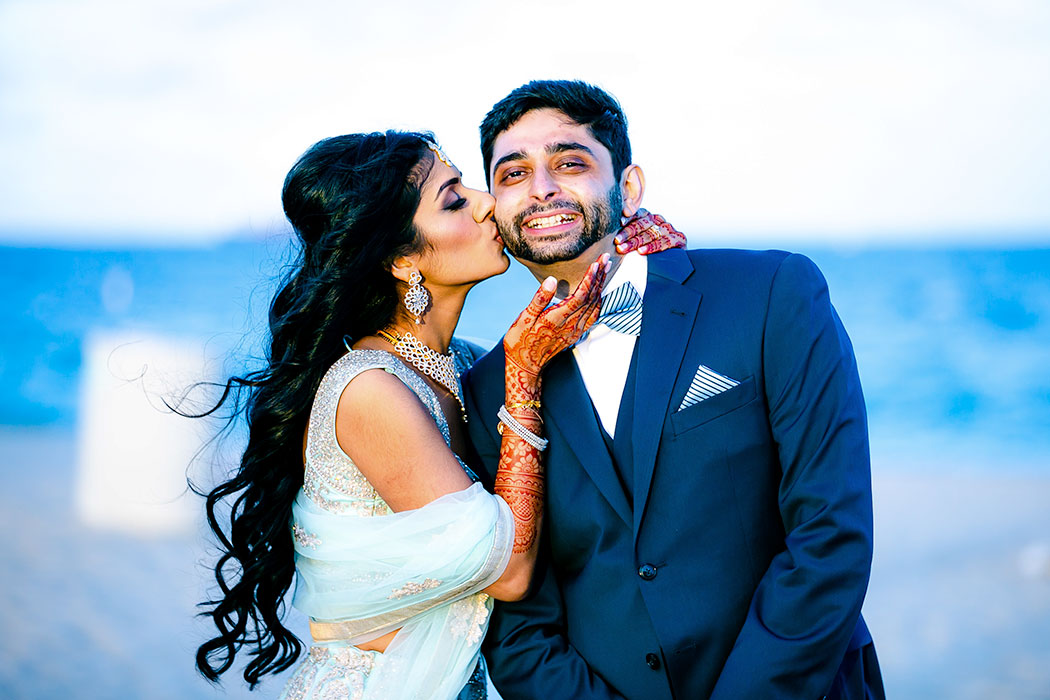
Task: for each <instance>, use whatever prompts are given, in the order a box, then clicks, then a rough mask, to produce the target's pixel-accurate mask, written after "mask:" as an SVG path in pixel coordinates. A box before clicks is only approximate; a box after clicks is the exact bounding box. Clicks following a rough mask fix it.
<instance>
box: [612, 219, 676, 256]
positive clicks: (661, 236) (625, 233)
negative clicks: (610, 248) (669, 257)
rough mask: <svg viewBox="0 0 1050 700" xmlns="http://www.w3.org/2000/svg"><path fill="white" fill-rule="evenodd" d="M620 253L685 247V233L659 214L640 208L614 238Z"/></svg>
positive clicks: (645, 253) (655, 251) (657, 251)
mask: <svg viewBox="0 0 1050 700" xmlns="http://www.w3.org/2000/svg"><path fill="white" fill-rule="evenodd" d="M613 242H614V243H616V252H617V253H619V254H620V255H625V254H626V253H630V252H631V251H632V250H637V251H638V252H639V253H641V254H642V255H651V254H652V253H659V252H660V251H661V250H668V249H670V248H685V234H684V233H682V232H681V231H679V230H677V229H676V228H675V227H674V226H672V225H671V224H669V223H667V220H666V219H664V217H662V216H660V215H659V214H650V213H649V212H648V211H646V210H645V209H639V210H638V211H637V212H635V215H634V216H633V217H631V220H630V221H628V222H627V223H626V224H624V227H623V228H621V229H620V232H619V233H617V234H616V238H614V239H613Z"/></svg>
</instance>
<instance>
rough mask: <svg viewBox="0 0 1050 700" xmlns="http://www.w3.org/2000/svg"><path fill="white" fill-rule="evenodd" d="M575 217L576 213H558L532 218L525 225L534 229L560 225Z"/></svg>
mask: <svg viewBox="0 0 1050 700" xmlns="http://www.w3.org/2000/svg"><path fill="white" fill-rule="evenodd" d="M575 218H576V215H575V214H557V215H555V216H541V217H539V218H536V219H532V220H531V221H529V222H528V223H527V224H525V225H526V226H528V227H529V228H533V229H535V228H550V227H551V226H560V225H561V224H567V223H569V222H570V221H572V220H574V219H575Z"/></svg>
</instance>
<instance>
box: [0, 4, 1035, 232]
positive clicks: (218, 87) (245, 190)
mask: <svg viewBox="0 0 1050 700" xmlns="http://www.w3.org/2000/svg"><path fill="white" fill-rule="evenodd" d="M1047 36H1050V9H1048V7H1047V6H1046V4H1045V3H1042V2H1037V1H1034V0H1033V1H1027V0H1014V1H1013V2H1010V1H1007V2H992V1H991V0H971V1H970V2H963V3H960V2H952V3H947V2H922V3H904V2H898V1H895V0H891V1H890V2H886V3H880V4H878V5H869V6H856V5H850V6H843V5H841V4H836V3H830V2H821V1H819V0H809V1H807V2H798V3H791V4H784V3H776V2H773V1H772V0H762V1H754V2H743V3H734V4H725V3H718V4H716V3H699V4H694V5H693V6H692V7H691V8H689V9H683V8H681V7H680V6H679V5H678V4H677V3H676V4H671V3H664V2H651V3H646V4H645V5H644V7H639V6H638V5H623V6H618V5H616V4H607V3H599V2H597V0H594V1H593V2H553V1H547V0H544V1H543V2H539V3H532V4H530V5H529V6H528V7H527V8H526V7H525V6H523V5H520V4H518V5H495V6H493V5H490V4H487V3H485V4H483V3H481V2H475V3H468V4H456V5H454V6H453V5H439V4H434V3H424V2H415V3H371V4H370V5H369V6H368V7H366V8H354V7H351V6H350V4H348V3H334V2H326V3H307V4H302V5H298V6H296V7H295V8H292V7H291V6H289V5H287V4H285V3H278V2H239V1H238V2H204V1H201V0H198V1H195V2H178V3H176V2H170V1H164V2H151V3H132V2H118V1H116V0H96V1H94V2H90V3H89V2H87V1H86V0H67V1H65V2H55V1H50V2H49V1H47V0H44V1H38V2H25V1H23V2H17V1H16V2H8V3H3V4H0V84H2V85H3V87H2V88H0V151H2V152H3V153H4V154H5V155H4V163H5V168H4V169H3V171H2V172H0V229H2V230H4V231H5V232H6V233H5V234H4V235H5V236H6V237H7V238H8V239H12V238H15V239H17V238H19V236H21V237H22V238H25V237H26V236H29V235H32V236H36V237H40V238H41V240H45V241H46V240H50V239H49V238H48V236H54V235H58V234H55V233H46V232H47V231H51V232H55V231H61V232H63V233H62V234H61V235H63V236H76V235H84V236H88V237H92V238H98V237H100V236H101V237H104V238H111V239H121V238H123V239H141V237H142V236H143V235H144V233H145V232H148V233H150V234H151V235H153V236H160V237H167V238H176V239H178V240H179V241H192V240H201V239H208V238H213V237H221V236H225V235H229V234H230V232H233V231H244V230H252V231H254V232H256V233H266V232H269V231H272V230H274V229H277V228H281V227H283V222H282V217H281V215H280V210H279V191H280V185H281V182H282V180H283V177H284V174H285V172H286V171H287V169H288V167H290V165H291V163H292V162H293V161H294V159H295V157H296V156H297V155H298V154H299V153H301V152H302V151H303V150H305V148H306V147H307V146H308V145H309V144H310V143H312V142H313V141H315V140H317V139H319V138H322V137H324V136H329V135H333V134H336V133H346V132H349V131H363V130H373V129H381V128H387V127H397V128H428V129H433V130H434V131H436V132H437V134H438V137H439V138H440V139H441V140H442V142H443V143H444V145H445V147H446V150H447V151H448V152H449V153H450V154H451V155H452V157H453V158H454V159H455V160H456V161H457V163H459V165H460V166H461V167H462V168H463V169H464V171H465V172H466V177H467V180H468V181H469V182H472V183H473V184H475V185H479V186H480V185H481V183H482V182H483V178H482V174H481V172H480V157H479V156H478V154H477V135H476V133H477V132H476V126H477V123H478V121H479V120H480V118H481V116H482V115H483V114H484V112H485V111H486V110H487V109H488V107H489V106H491V104H492V103H493V102H494V101H495V100H497V99H499V98H500V97H502V96H503V95H504V94H506V92H507V91H509V90H510V89H512V88H513V87H515V86H516V85H518V84H520V83H521V82H524V81H526V80H528V79H531V78H535V77H582V78H585V79H588V80H590V81H592V82H595V83H598V84H600V85H602V86H604V87H606V88H607V89H609V90H610V91H612V92H613V93H614V94H616V95H617V96H618V97H619V98H620V99H621V101H622V103H623V104H624V106H625V108H626V110H627V112H628V115H629V117H630V119H631V124H632V138H633V141H634V145H635V153H636V158H637V160H638V161H639V162H641V163H642V164H643V166H644V167H645V169H646V172H647V175H648V179H649V190H648V195H647V202H648V203H649V204H651V205H652V208H653V209H655V210H658V211H661V212H664V213H665V214H666V215H668V216H669V217H673V219H674V220H676V221H679V222H682V226H680V227H682V228H688V229H691V230H698V231H703V230H709V229H717V230H720V231H735V230H739V231H763V232H767V233H770V234H771V235H772V234H776V233H778V232H782V233H784V234H785V235H796V236H797V235H803V234H805V235H811V236H832V235H834V236H839V235H842V234H844V233H845V234H850V235H853V236H861V237H863V236H866V235H873V234H874V233H878V232H893V231H898V232H903V231H906V232H908V234H909V235H913V234H914V232H916V231H926V232H929V233H927V234H926V235H935V234H934V233H933V232H936V231H958V230H963V229H966V230H981V229H985V230H988V229H1004V228H1006V229H1010V228H1013V229H1025V228H1027V229H1032V230H1038V229H1040V228H1042V229H1043V230H1045V229H1046V228H1048V227H1050V200H1048V198H1047V197H1045V192H1046V191H1047V189H1048V187H1047V185H1048V184H1050V172H1048V165H1047V163H1050V133H1048V132H1047V130H1046V129H1045V126H1044V125H1045V124H1046V123H1050V43H1048V41H1047V39H1046V37H1047Z"/></svg>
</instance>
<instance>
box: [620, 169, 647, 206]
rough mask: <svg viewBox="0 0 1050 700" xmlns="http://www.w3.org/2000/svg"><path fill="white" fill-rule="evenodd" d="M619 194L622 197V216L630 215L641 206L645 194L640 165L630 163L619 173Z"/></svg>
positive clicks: (643, 176) (643, 175)
mask: <svg viewBox="0 0 1050 700" xmlns="http://www.w3.org/2000/svg"><path fill="white" fill-rule="evenodd" d="M620 195H621V196H622V197H623V212H622V214H623V216H626V217H631V216H634V213H635V212H636V211H638V210H639V209H640V208H641V206H642V197H643V196H645V173H643V172H642V169H641V167H640V166H637V165H635V164H634V163H631V164H630V165H628V166H627V167H626V168H624V169H623V173H622V174H621V175H620Z"/></svg>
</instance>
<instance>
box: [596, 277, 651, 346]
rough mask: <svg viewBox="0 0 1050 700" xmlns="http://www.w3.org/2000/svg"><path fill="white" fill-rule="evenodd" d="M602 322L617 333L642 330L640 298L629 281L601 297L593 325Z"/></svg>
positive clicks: (632, 332) (636, 332) (633, 332)
mask: <svg viewBox="0 0 1050 700" xmlns="http://www.w3.org/2000/svg"><path fill="white" fill-rule="evenodd" d="M601 323H604V324H605V325H606V326H608V327H609V328H611V329H612V330H614V331H616V332H618V333H625V334H627V335H635V336H636V335H638V334H639V333H641V332H642V298H641V297H640V296H639V295H638V291H637V290H636V289H635V288H634V285H633V284H631V283H630V282H624V283H623V284H621V285H620V286H619V287H617V288H616V289H614V290H612V291H611V292H609V293H608V294H606V295H605V296H603V297H602V308H601V310H600V311H599V312H598V320H597V321H595V322H594V325H596V326H597V325H598V324H601Z"/></svg>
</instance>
